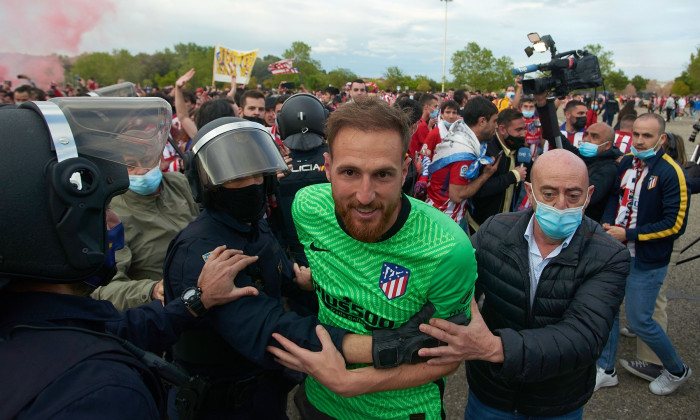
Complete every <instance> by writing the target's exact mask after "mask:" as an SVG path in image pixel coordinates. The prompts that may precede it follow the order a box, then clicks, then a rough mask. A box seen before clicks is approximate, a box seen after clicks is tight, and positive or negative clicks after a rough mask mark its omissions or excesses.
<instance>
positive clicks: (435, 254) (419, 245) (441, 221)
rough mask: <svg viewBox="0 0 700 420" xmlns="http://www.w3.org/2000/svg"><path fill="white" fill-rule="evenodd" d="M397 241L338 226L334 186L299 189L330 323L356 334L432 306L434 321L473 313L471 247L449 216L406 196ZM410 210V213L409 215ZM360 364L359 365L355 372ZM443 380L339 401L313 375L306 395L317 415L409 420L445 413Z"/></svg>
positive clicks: (301, 217) (297, 218) (304, 233)
mask: <svg viewBox="0 0 700 420" xmlns="http://www.w3.org/2000/svg"><path fill="white" fill-rule="evenodd" d="M402 206H404V208H402V211H401V214H404V216H403V219H402V216H399V220H398V221H397V223H403V225H402V226H401V228H400V229H399V230H398V231H397V232H396V233H395V234H393V235H392V236H390V237H388V238H386V239H384V240H381V241H379V242H375V243H366V242H360V241H357V240H355V239H353V238H352V237H350V236H349V235H348V234H347V233H346V232H345V231H344V230H343V228H342V227H341V225H340V224H339V223H338V220H337V218H336V213H335V205H334V203H333V198H332V195H331V185H330V184H318V185H312V186H309V187H306V188H304V189H302V190H300V191H299V192H298V193H297V195H296V197H295V199H294V204H293V206H292V215H293V217H294V223H295V224H296V228H297V233H298V235H299V240H300V241H301V243H302V244H303V245H304V249H305V253H306V256H307V258H308V260H309V265H310V267H311V272H312V273H313V279H314V287H315V289H316V293H317V297H318V300H319V319H320V320H321V322H323V323H324V324H329V325H333V326H337V327H341V328H345V329H347V330H349V331H352V332H354V333H357V334H365V335H369V334H371V332H372V330H374V329H377V328H396V327H398V326H400V325H402V324H403V323H404V322H406V321H407V320H408V319H409V318H410V317H411V316H412V315H414V314H415V313H416V312H418V311H419V310H420V309H421V308H422V307H423V305H424V304H425V303H426V302H427V301H430V302H432V303H433V304H434V305H435V308H436V313H435V314H434V316H436V317H441V318H447V317H449V316H452V315H456V314H457V313H460V312H465V311H466V312H467V313H469V303H470V298H471V296H472V293H473V288H474V282H475V281H476V260H475V257H474V249H473V248H472V246H471V242H470V241H469V238H468V237H467V235H466V234H465V233H464V231H462V229H461V228H460V227H459V226H458V225H457V224H456V223H455V222H454V221H453V220H452V219H450V218H449V217H448V216H446V215H445V214H444V213H442V212H440V211H439V210H437V209H435V208H433V207H432V206H430V205H428V204H426V203H423V202H421V201H418V200H414V199H412V198H408V197H405V196H404V197H403V199H402ZM405 207H409V208H410V211H408V212H407V216H406V215H405V214H406V212H405ZM356 367H361V366H359V365H357V366H353V367H352V368H356ZM443 390H444V378H443V379H441V380H439V381H436V382H433V383H428V384H425V385H422V386H419V387H416V388H410V389H405V390H396V391H388V392H380V393H374V394H365V395H359V396H356V397H352V398H344V397H341V396H338V395H336V394H334V393H333V392H331V391H330V390H328V389H326V388H325V387H324V386H323V385H321V384H320V383H318V382H317V381H315V380H314V379H313V378H311V377H308V378H307V379H306V393H307V396H308V398H309V400H310V401H311V403H312V404H313V405H314V406H315V407H316V408H318V409H319V410H321V411H323V412H325V413H327V414H329V415H331V416H333V417H335V418H338V419H367V418H376V419H390V418H404V419H407V418H409V416H410V415H411V414H418V415H419V414H421V413H425V418H427V419H438V418H440V417H441V414H442V413H443V411H444V407H443V405H442V392H443Z"/></svg>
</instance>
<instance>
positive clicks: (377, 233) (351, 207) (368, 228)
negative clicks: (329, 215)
mask: <svg viewBox="0 0 700 420" xmlns="http://www.w3.org/2000/svg"><path fill="white" fill-rule="evenodd" d="M397 205H398V203H397V204H396V205H394V206H393V208H385V207H384V206H382V205H381V204H370V205H368V206H363V205H361V204H360V203H359V202H357V201H353V202H351V203H348V204H347V205H345V206H344V207H342V208H340V207H338V208H336V211H337V212H338V215H339V216H340V218H341V220H342V221H343V224H344V225H345V230H346V231H347V232H348V234H349V235H350V236H351V237H352V238H354V239H356V240H358V241H360V242H367V243H372V242H377V240H379V238H381V237H382V235H383V234H384V233H385V232H386V231H387V230H389V228H390V226H389V221H390V219H391V216H392V214H393V213H394V210H395V209H396V206H397ZM355 209H362V210H369V211H372V210H378V211H379V212H380V219H379V222H375V221H374V220H371V221H363V220H360V219H358V218H356V217H353V212H354V211H355Z"/></svg>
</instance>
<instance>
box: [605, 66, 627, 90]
mask: <svg viewBox="0 0 700 420" xmlns="http://www.w3.org/2000/svg"><path fill="white" fill-rule="evenodd" d="M604 81H605V82H606V85H607V87H609V88H611V89H612V90H614V91H615V92H618V91H622V90H624V89H625V88H626V87H627V85H628V84H629V82H630V79H629V78H628V77H627V75H625V72H624V71H622V70H613V71H611V72H609V73H608V77H606V78H605V79H604Z"/></svg>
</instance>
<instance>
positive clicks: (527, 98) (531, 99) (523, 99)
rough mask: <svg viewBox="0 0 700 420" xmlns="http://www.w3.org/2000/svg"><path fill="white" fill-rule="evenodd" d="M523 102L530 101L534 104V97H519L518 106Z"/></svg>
mask: <svg viewBox="0 0 700 420" xmlns="http://www.w3.org/2000/svg"><path fill="white" fill-rule="evenodd" d="M525 102H532V103H533V104H536V102H535V98H533V97H532V96H529V95H525V96H523V97H522V98H520V104H519V106H523V104H524V103H525Z"/></svg>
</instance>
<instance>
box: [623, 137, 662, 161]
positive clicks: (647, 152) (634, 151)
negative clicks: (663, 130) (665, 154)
mask: <svg viewBox="0 0 700 420" xmlns="http://www.w3.org/2000/svg"><path fill="white" fill-rule="evenodd" d="M660 142H661V136H659V139H658V140H657V141H656V144H655V145H654V147H652V148H651V149H647V150H644V151H642V152H640V151H638V150H637V149H636V148H635V147H634V146H632V147H631V148H630V150H631V151H632V154H633V155H634V157H636V158H637V159H641V160H646V159H649V158H650V157H652V156H656V146H658V145H659V143H660Z"/></svg>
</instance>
